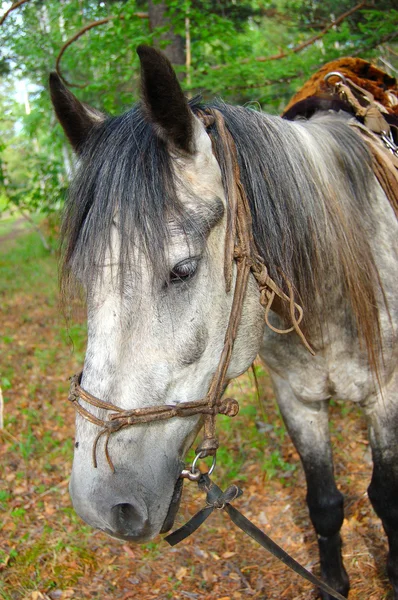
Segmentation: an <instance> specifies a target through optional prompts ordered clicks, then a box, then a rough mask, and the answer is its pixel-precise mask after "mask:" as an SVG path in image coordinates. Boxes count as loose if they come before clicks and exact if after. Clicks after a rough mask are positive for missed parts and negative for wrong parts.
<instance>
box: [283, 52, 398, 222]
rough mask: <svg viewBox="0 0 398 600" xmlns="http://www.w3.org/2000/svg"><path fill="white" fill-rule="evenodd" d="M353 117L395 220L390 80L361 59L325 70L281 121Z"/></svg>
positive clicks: (397, 141) (396, 93) (394, 107)
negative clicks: (340, 114) (321, 115)
mask: <svg viewBox="0 0 398 600" xmlns="http://www.w3.org/2000/svg"><path fill="white" fill-rule="evenodd" d="M330 110H332V111H333V110H334V111H340V110H343V111H345V112H348V113H351V114H352V115H353V116H354V117H355V118H354V119H352V120H351V122H350V125H351V126H352V127H354V128H355V129H356V131H357V133H359V134H360V135H361V136H362V138H363V139H364V141H365V142H366V144H367V146H368V149H369V152H370V154H371V158H372V165H373V171H374V174H375V176H376V177H377V179H378V181H379V183H380V185H381V186H382V188H383V190H384V192H385V194H386V196H387V197H388V199H389V200H390V203H391V205H392V207H393V209H394V212H395V214H396V216H397V218H398V86H397V81H396V79H395V78H394V77H391V76H390V75H388V74H387V73H384V72H383V71H381V70H380V69H378V68H377V67H374V66H373V65H372V64H371V63H369V62H367V61H366V60H362V59H361V58H350V57H348V58H340V59H338V60H334V61H332V62H329V63H327V64H326V65H324V66H323V67H322V68H321V69H319V71H317V72H316V73H315V74H314V75H313V76H312V77H311V78H310V79H309V80H308V81H307V82H306V83H305V84H304V86H303V87H302V88H301V90H299V91H298V92H297V93H296V94H295V95H294V96H293V98H292V99H291V100H290V102H289V104H288V105H287V107H286V108H285V110H284V112H283V113H282V116H283V118H285V119H288V120H294V119H296V118H300V117H303V118H306V119H309V118H310V117H312V115H313V114H314V113H316V112H318V111H330Z"/></svg>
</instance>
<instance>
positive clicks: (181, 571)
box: [176, 567, 188, 581]
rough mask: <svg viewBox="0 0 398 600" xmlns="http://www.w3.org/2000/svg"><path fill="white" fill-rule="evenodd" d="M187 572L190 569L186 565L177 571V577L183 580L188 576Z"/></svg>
mask: <svg viewBox="0 0 398 600" xmlns="http://www.w3.org/2000/svg"><path fill="white" fill-rule="evenodd" d="M187 573H188V569H187V568H186V567H180V568H179V569H177V571H176V578H177V579H179V580H180V581H181V579H184V577H185V576H186V574H187Z"/></svg>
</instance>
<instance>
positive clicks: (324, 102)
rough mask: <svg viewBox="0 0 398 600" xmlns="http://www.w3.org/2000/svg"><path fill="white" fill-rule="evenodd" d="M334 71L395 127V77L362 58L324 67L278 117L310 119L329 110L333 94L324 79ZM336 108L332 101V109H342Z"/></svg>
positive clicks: (397, 96) (397, 94)
mask: <svg viewBox="0 0 398 600" xmlns="http://www.w3.org/2000/svg"><path fill="white" fill-rule="evenodd" d="M336 71H337V72H339V73H341V74H342V75H343V76H344V77H346V78H347V79H349V80H350V81H352V82H353V83H354V84H355V85H356V86H358V87H360V88H362V89H363V90H365V91H366V92H369V93H370V94H372V95H373V97H374V100H375V101H376V102H377V103H379V104H381V105H382V106H383V107H384V108H385V109H386V111H387V114H388V115H390V116H391V119H390V118H388V121H389V122H390V121H392V122H393V123H394V122H395V123H397V125H398V84H397V80H396V79H395V77H392V76H391V75H388V74H387V73H384V72H383V71H381V70H380V69H378V68H377V67H374V66H373V65H372V64H371V63H370V62H368V61H366V60H363V59H362V58H352V57H346V58H339V59H337V60H333V61H331V62H329V63H326V65H324V66H323V67H322V68H321V69H319V71H317V72H316V73H315V74H314V75H312V77H311V78H310V79H309V80H308V81H307V82H306V83H305V84H304V85H303V87H302V88H301V89H300V90H299V91H298V92H297V93H296V94H295V95H294V96H293V98H292V99H291V100H290V102H289V103H288V105H287V106H286V108H285V110H284V111H283V113H282V116H283V117H285V118H287V119H292V118H295V116H298V115H303V116H311V114H308V113H311V112H312V113H313V112H315V111H316V110H319V109H321V110H322V109H324V110H329V109H331V110H333V106H330V104H333V93H332V91H331V85H330V83H329V82H326V81H325V76H326V75H328V74H329V73H331V72H336ZM331 81H333V80H331ZM317 101H318V102H317ZM340 105H341V101H339V99H337V98H335V99H334V106H335V109H336V110H339V108H342V109H344V107H342V106H340ZM317 107H318V108H317ZM347 108H348V111H349V112H352V110H351V109H350V107H347V106H346V107H345V109H346V110H347Z"/></svg>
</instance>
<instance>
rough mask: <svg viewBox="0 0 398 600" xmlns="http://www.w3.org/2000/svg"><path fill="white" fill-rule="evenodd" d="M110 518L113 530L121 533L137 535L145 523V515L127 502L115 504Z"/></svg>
mask: <svg viewBox="0 0 398 600" xmlns="http://www.w3.org/2000/svg"><path fill="white" fill-rule="evenodd" d="M111 518H112V526H113V529H114V531H115V532H116V533H119V534H122V535H139V534H140V533H141V532H142V531H143V529H144V528H145V526H146V524H147V515H146V514H143V512H142V511H141V510H140V509H139V508H138V507H135V506H134V505H133V504H129V503H127V502H122V503H120V504H115V506H113V507H112V508H111Z"/></svg>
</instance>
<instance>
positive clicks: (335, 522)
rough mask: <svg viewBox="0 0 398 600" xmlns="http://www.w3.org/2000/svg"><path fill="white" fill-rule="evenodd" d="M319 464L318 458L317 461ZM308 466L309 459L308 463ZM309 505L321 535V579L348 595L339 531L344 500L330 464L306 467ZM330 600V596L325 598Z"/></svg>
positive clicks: (347, 581) (319, 535)
mask: <svg viewBox="0 0 398 600" xmlns="http://www.w3.org/2000/svg"><path fill="white" fill-rule="evenodd" d="M314 461H316V458H314ZM306 462H307V463H308V460H307V461H306ZM303 464H304V469H305V471H306V477H307V503H308V508H309V512H310V518H311V521H312V524H313V525H314V529H315V531H316V533H317V535H318V547H319V558H320V563H321V576H322V579H324V580H325V581H326V582H327V583H328V584H329V585H330V586H331V587H332V588H333V589H335V590H336V591H337V592H340V594H342V595H343V596H346V595H347V594H348V591H349V587H350V586H349V580H348V575H347V572H346V570H345V568H344V564H343V560H342V556H341V547H342V541H341V536H340V529H341V526H342V524H343V520H344V507H343V503H344V498H343V495H342V494H341V493H340V492H339V490H338V489H337V487H336V484H335V482H334V477H333V468H332V465H331V464H325V463H324V464H323V465H322V464H321V463H319V462H318V464H317V466H315V467H314V463H313V464H312V465H311V466H310V467H309V468H306V466H305V461H304V460H303ZM322 597H323V598H324V599H325V600H328V599H329V598H330V596H329V595H328V594H324V595H323V596H322Z"/></svg>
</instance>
